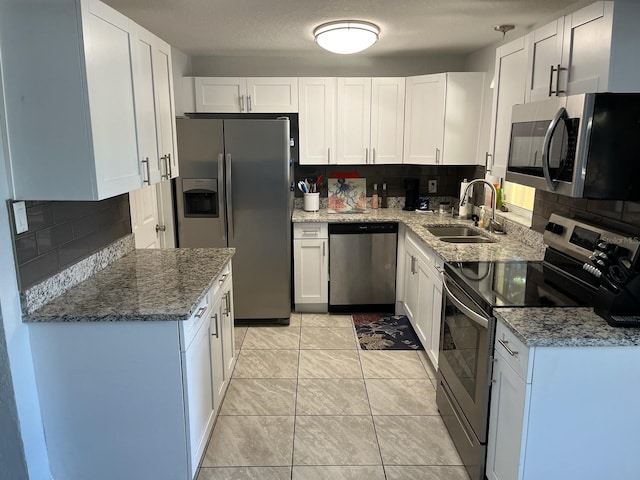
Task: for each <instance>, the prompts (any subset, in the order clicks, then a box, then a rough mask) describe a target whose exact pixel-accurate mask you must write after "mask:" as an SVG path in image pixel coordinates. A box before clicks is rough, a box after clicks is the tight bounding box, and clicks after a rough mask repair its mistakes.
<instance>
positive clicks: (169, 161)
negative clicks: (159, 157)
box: [164, 153, 172, 179]
mask: <svg viewBox="0 0 640 480" xmlns="http://www.w3.org/2000/svg"><path fill="white" fill-rule="evenodd" d="M164 158H165V161H166V162H167V179H169V178H171V175H172V172H171V154H170V153H167V154H166V155H165V157H164Z"/></svg>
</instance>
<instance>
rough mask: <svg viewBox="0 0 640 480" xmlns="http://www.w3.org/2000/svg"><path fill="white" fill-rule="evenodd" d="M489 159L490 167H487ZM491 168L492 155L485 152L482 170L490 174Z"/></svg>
mask: <svg viewBox="0 0 640 480" xmlns="http://www.w3.org/2000/svg"><path fill="white" fill-rule="evenodd" d="M489 159H491V167H489ZM492 168H493V154H491V153H489V152H485V154H484V169H485V170H486V171H487V172H490V171H491V169H492Z"/></svg>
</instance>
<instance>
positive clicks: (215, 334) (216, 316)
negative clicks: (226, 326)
mask: <svg viewBox="0 0 640 480" xmlns="http://www.w3.org/2000/svg"><path fill="white" fill-rule="evenodd" d="M213 323H214V325H215V326H216V331H215V333H212V334H211V335H212V336H214V337H216V338H219V337H218V314H217V313H214V314H213Z"/></svg>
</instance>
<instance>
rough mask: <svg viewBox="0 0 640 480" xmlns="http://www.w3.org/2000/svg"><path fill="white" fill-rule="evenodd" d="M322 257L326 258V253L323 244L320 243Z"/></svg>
mask: <svg viewBox="0 0 640 480" xmlns="http://www.w3.org/2000/svg"><path fill="white" fill-rule="evenodd" d="M322 256H323V257H326V256H327V254H326V252H325V242H322Z"/></svg>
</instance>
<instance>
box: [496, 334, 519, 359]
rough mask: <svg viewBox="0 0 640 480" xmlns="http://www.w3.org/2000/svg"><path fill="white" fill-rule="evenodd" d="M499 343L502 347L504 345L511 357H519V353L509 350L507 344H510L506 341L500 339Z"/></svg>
mask: <svg viewBox="0 0 640 480" xmlns="http://www.w3.org/2000/svg"><path fill="white" fill-rule="evenodd" d="M498 343H499V344H500V345H502V346H503V347H504V348H505V350H506V351H507V353H508V354H509V355H511V356H512V357H517V356H518V352H516V351H515V350H511V349H510V348H509V346H508V345H507V343H509V342H507V341H506V340H502V339H501V338H499V339H498Z"/></svg>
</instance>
